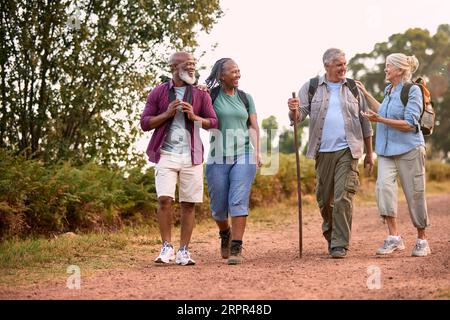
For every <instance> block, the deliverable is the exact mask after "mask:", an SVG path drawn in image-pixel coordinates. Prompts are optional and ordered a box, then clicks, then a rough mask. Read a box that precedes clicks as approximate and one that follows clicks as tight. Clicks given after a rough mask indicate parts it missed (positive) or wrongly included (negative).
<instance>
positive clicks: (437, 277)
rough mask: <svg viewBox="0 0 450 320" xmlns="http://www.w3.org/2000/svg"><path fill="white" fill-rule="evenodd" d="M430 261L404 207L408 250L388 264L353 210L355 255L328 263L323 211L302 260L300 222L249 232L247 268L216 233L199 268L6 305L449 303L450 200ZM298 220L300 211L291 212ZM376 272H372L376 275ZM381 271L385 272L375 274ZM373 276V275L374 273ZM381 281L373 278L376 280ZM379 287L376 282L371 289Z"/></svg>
mask: <svg viewBox="0 0 450 320" xmlns="http://www.w3.org/2000/svg"><path fill="white" fill-rule="evenodd" d="M428 206H429V212H430V218H431V226H430V228H429V229H428V238H429V242H430V247H431V250H432V255H431V256H428V257H425V258H413V257H411V256H410V255H411V250H412V246H413V244H414V241H415V238H416V233H415V229H414V228H413V226H412V224H411V222H410V220H409V216H408V214H407V210H406V205H405V204H404V203H403V204H400V206H399V228H400V230H401V231H402V233H403V237H404V239H405V244H406V250H405V251H403V252H400V253H395V254H394V255H392V256H389V257H378V256H376V255H375V254H374V253H375V250H376V249H377V248H378V246H379V245H381V244H382V240H383V238H384V237H385V235H386V230H385V228H386V227H385V225H383V224H382V223H381V222H380V220H379V218H378V216H377V213H376V208H375V207H368V206H361V205H356V206H355V212H354V217H353V236H352V241H351V250H350V251H349V254H348V256H347V258H346V259H343V260H335V259H330V258H329V257H328V255H327V251H326V242H325V240H323V238H322V236H321V231H320V222H321V219H320V216H319V213H318V211H317V210H311V211H310V212H305V218H304V220H305V226H304V252H303V258H302V259H299V258H298V236H297V222H296V219H295V218H293V221H292V223H289V222H288V221H287V223H286V224H284V225H281V226H275V227H271V228H270V229H269V228H259V227H257V226H254V225H252V224H250V227H249V228H248V229H247V232H246V235H245V239H244V240H245V246H244V252H243V253H244V257H245V258H246V260H245V263H244V264H243V265H239V266H228V265H226V260H222V259H221V258H220V256H219V249H218V246H219V240H218V236H217V234H216V230H214V229H212V230H211V231H208V232H207V233H205V234H203V235H199V234H198V233H195V234H194V242H193V243H192V245H191V251H192V252H193V257H194V258H195V259H196V261H197V265H195V266H190V267H180V266H177V265H169V266H157V265H154V264H153V263H152V262H151V261H152V259H153V258H154V257H153V256H154V254H153V253H149V255H148V256H147V257H142V263H141V267H139V268H134V269H125V270H124V269H121V270H117V269H113V270H107V271H100V272H97V273H95V275H93V276H89V277H88V276H85V277H83V276H82V278H81V281H82V283H81V289H80V290H69V289H67V288H66V282H65V281H60V280H58V281H56V280H54V281H46V282H42V283H37V284H34V285H29V286H21V287H8V288H5V287H3V288H0V298H3V299H18V298H20V299H230V300H234V299H268V300H271V299H423V298H425V299H449V298H450V265H449V264H450V209H449V208H450V196H449V195H439V196H433V197H429V198H428ZM292 211H293V215H292V217H295V211H296V208H293V209H292ZM370 266H372V267H370ZM369 267H370V268H375V269H369V270H375V271H376V270H380V274H381V278H380V279H381V281H380V288H379V289H368V287H367V280H368V277H369V275H368V268H369ZM376 268H379V269H376ZM372 272H373V271H372ZM374 276H375V275H374V274H373V273H372V277H374ZM372 283H373V284H374V285H375V286H376V284H377V283H376V282H372Z"/></svg>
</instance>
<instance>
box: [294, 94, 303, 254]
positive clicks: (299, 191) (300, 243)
mask: <svg viewBox="0 0 450 320" xmlns="http://www.w3.org/2000/svg"><path fill="white" fill-rule="evenodd" d="M292 98H295V92H292ZM297 112H298V111H297ZM294 144H295V160H296V163H297V198H298V246H299V255H300V258H301V257H302V251H303V234H302V229H303V222H302V189H301V184H300V155H299V154H298V148H299V147H298V135H297V119H294Z"/></svg>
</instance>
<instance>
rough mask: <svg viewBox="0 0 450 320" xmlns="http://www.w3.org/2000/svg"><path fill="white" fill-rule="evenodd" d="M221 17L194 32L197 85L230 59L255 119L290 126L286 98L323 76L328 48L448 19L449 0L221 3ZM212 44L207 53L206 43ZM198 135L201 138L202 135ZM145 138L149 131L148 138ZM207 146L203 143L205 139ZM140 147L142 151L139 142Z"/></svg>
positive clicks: (351, 48) (367, 46) (366, 45)
mask: <svg viewBox="0 0 450 320" xmlns="http://www.w3.org/2000/svg"><path fill="white" fill-rule="evenodd" d="M220 3H221V7H222V9H223V11H224V16H223V17H222V18H221V19H220V20H219V21H218V23H217V24H216V25H215V26H214V28H213V30H212V32H211V33H210V34H201V35H199V37H198V40H199V43H200V48H199V52H201V51H206V55H205V56H204V57H203V58H202V59H201V60H200V61H199V64H201V65H205V66H207V69H206V70H205V71H201V72H200V75H201V77H200V83H203V82H204V80H205V79H206V77H207V75H208V74H209V71H210V68H211V67H212V65H213V64H214V62H215V61H216V60H217V59H220V58H223V57H230V58H233V59H234V60H235V61H236V62H237V63H238V65H239V68H240V69H241V80H240V88H241V89H243V90H244V91H246V92H248V93H250V94H251V95H252V96H253V99H254V101H255V104H256V110H257V113H258V120H259V123H260V124H261V121H262V119H264V118H267V117H269V116H270V115H274V116H276V118H277V120H278V123H279V125H280V127H282V126H288V123H289V122H288V118H287V104H286V102H287V99H288V98H289V96H290V94H291V92H292V91H298V90H299V88H300V86H301V85H302V84H303V83H304V82H305V81H307V80H308V79H309V78H311V77H313V76H315V75H317V74H319V73H320V74H323V73H324V70H323V65H322V55H323V52H324V51H325V50H326V49H327V48H330V47H338V48H341V49H342V50H344V51H345V52H346V55H347V59H348V60H349V59H350V58H351V57H352V56H353V55H355V54H356V53H362V52H370V51H372V49H373V47H374V45H375V43H377V42H383V41H386V40H387V38H388V37H389V36H390V35H392V34H394V33H402V32H404V31H406V30H407V29H408V28H412V27H420V28H426V29H428V30H429V31H430V32H431V33H432V34H434V33H435V32H436V29H437V26H438V25H440V24H443V23H450V1H448V0H427V1H417V0H376V1H374V0H363V1H361V0H360V1H358V0H340V1H336V0H335V1H333V0H320V1H317V0H316V1H295V0H277V1H268V0H221V1H220ZM215 43H217V44H218V47H217V48H216V49H215V50H214V51H212V50H211V47H212V45H213V44H215ZM202 136H204V135H202ZM147 137H148V136H147ZM204 142H205V145H206V144H207V140H204ZM139 149H142V147H140V148H139Z"/></svg>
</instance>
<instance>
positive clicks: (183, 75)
mask: <svg viewBox="0 0 450 320" xmlns="http://www.w3.org/2000/svg"><path fill="white" fill-rule="evenodd" d="M180 79H181V80H183V81H184V82H186V83H187V84H194V83H195V80H196V79H195V76H193V77H191V76H190V75H189V73H188V72H187V71H186V70H181V71H180Z"/></svg>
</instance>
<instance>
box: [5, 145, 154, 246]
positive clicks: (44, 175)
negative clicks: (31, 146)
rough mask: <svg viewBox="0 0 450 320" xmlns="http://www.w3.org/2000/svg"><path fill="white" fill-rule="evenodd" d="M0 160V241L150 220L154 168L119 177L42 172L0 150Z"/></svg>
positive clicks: (79, 170)
mask: <svg viewBox="0 0 450 320" xmlns="http://www.w3.org/2000/svg"><path fill="white" fill-rule="evenodd" d="M0 159H1V161H0V238H5V237H11V236H14V235H27V234H51V233H60V232H66V231H77V230H97V229H111V228H118V227H120V226H121V225H122V224H123V222H124V221H126V222H127V223H142V222H144V221H145V220H148V219H149V218H153V219H154V215H153V213H154V211H155V208H156V196H155V190H154V177H153V168H151V169H149V170H148V171H147V172H146V173H141V172H140V170H139V169H137V168H136V169H133V170H130V171H129V172H124V170H121V169H106V168H104V167H101V166H99V165H97V164H95V163H87V164H85V165H83V166H80V167H75V166H73V165H72V164H71V163H70V162H60V163H58V164H56V165H53V166H51V167H44V166H43V164H42V163H40V162H38V161H36V160H26V159H25V158H24V157H12V156H10V155H9V154H8V153H6V152H4V150H0ZM125 176H127V177H126V178H125Z"/></svg>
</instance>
